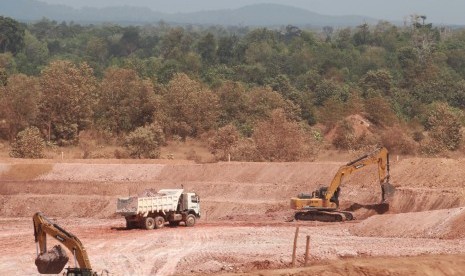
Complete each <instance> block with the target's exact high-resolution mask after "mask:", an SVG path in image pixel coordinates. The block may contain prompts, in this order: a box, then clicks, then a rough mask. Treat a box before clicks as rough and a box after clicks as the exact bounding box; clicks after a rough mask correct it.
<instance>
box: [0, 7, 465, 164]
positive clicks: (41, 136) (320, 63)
mask: <svg viewBox="0 0 465 276" xmlns="http://www.w3.org/2000/svg"><path fill="white" fill-rule="evenodd" d="M426 19H427V18H426V17H425V16H414V15H412V16H411V22H410V23H409V24H407V25H405V26H402V27H400V26H396V25H393V24H391V23H389V22H383V21H381V22H379V23H378V24H376V25H368V24H361V25H359V26H358V27H355V28H342V29H334V28H332V27H329V26H327V27H324V28H322V29H321V30H320V31H315V30H306V29H301V28H298V27H295V26H290V25H289V26H285V27H282V28H279V29H270V28H248V27H243V26H242V27H221V26H183V27H180V26H170V25H167V24H166V23H163V22H160V23H158V24H156V25H145V26H118V25H112V24H102V25H80V24H75V23H72V22H71V23H66V22H62V23H58V22H55V21H51V20H47V19H43V20H41V21H38V22H34V23H28V24H24V23H21V22H18V21H15V20H13V19H11V18H8V17H0V30H1V31H0V98H1V100H0V139H3V140H4V141H8V142H9V143H10V144H11V148H12V150H11V152H10V154H11V155H12V156H13V157H41V156H43V155H42V154H41V151H42V150H43V145H45V146H48V147H62V146H63V147H65V146H71V145H80V146H82V147H83V148H85V147H86V146H85V145H86V143H87V144H88V143H89V141H99V142H98V143H100V144H102V145H109V144H113V145H117V146H121V148H122V149H124V150H118V151H115V156H114V157H118V158H124V157H135V158H158V157H159V148H160V146H162V145H164V144H165V143H167V141H173V140H179V141H184V140H186V139H198V140H202V141H205V144H207V145H208V146H209V147H210V150H211V152H212V153H214V154H215V156H217V158H218V159H225V158H227V156H228V155H229V156H232V158H233V159H234V160H253V161H260V160H269V161H293V160H308V159H311V156H312V155H314V154H315V152H316V151H317V149H318V148H320V147H323V146H324V147H329V146H330V147H334V148H337V149H359V148H362V147H365V146H367V145H380V144H383V145H385V146H387V147H388V148H389V149H390V150H392V151H394V152H398V153H405V154H426V155H436V154H441V153H443V152H446V151H457V150H462V151H463V146H462V144H461V142H462V140H463V133H462V127H463V125H464V116H463V111H464V110H465V30H463V29H450V28H447V27H437V26H434V25H432V24H429V23H427V20H426ZM355 115H356V116H358V117H361V118H363V119H364V120H366V122H367V124H368V125H369V127H368V128H367V129H366V130H364V131H362V132H360V131H358V129H359V126H357V125H356V124H354V123H353V121H351V120H349V119H348V118H351V116H355ZM36 142H37V143H36ZM83 157H92V156H90V155H89V153H87V154H86V153H85V154H84V156H83Z"/></svg>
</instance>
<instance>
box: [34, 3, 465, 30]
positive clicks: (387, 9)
mask: <svg viewBox="0 0 465 276" xmlns="http://www.w3.org/2000/svg"><path fill="white" fill-rule="evenodd" d="M40 1H43V2H47V3H53V4H65V5H68V6H72V7H75V8H80V7H83V6H88V7H105V6H121V5H130V6H142V7H149V8H151V9H152V10H155V11H161V12H167V13H176V12H192V11H201V10H218V9H235V8H240V7H242V6H246V5H250V4H256V3H277V4H284V5H290V6H295V7H300V8H305V9H307V10H310V11H313V12H317V13H321V14H326V15H364V16H369V17H374V18H379V19H387V20H395V21H403V19H404V17H406V16H408V15H410V14H420V15H426V16H427V21H428V22H434V23H439V24H440V23H447V24H462V25H465V16H464V13H465V1H464V0H233V1H231V0H168V1H167V0H40Z"/></svg>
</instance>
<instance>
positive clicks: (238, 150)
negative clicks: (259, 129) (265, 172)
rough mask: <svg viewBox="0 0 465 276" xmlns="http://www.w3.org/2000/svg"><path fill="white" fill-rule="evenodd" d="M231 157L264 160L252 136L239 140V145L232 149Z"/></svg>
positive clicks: (239, 159)
mask: <svg viewBox="0 0 465 276" xmlns="http://www.w3.org/2000/svg"><path fill="white" fill-rule="evenodd" d="M231 158H232V159H233V160H236V161H255V162H258V161H263V159H262V157H261V156H260V153H259V152H258V150H257V146H256V145H255V142H254V141H253V139H251V138H246V139H241V140H239V141H238V143H237V145H236V146H235V147H234V148H232V149H231Z"/></svg>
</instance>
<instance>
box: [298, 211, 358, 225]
mask: <svg viewBox="0 0 465 276" xmlns="http://www.w3.org/2000/svg"><path fill="white" fill-rule="evenodd" d="M294 218H295V219H296V220H304V221H323V222H337V221H349V220H353V219H354V216H353V215H352V213H351V212H346V211H321V210H308V211H305V212H297V213H296V214H295V216H294Z"/></svg>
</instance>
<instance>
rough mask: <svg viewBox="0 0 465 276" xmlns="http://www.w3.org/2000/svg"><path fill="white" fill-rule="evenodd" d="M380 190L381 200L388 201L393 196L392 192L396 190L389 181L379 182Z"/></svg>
mask: <svg viewBox="0 0 465 276" xmlns="http://www.w3.org/2000/svg"><path fill="white" fill-rule="evenodd" d="M381 191H382V195H381V197H382V202H383V203H384V202H389V201H391V199H392V198H393V197H394V193H395V192H396V188H395V187H394V186H393V185H392V184H390V183H389V182H385V183H383V184H381Z"/></svg>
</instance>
